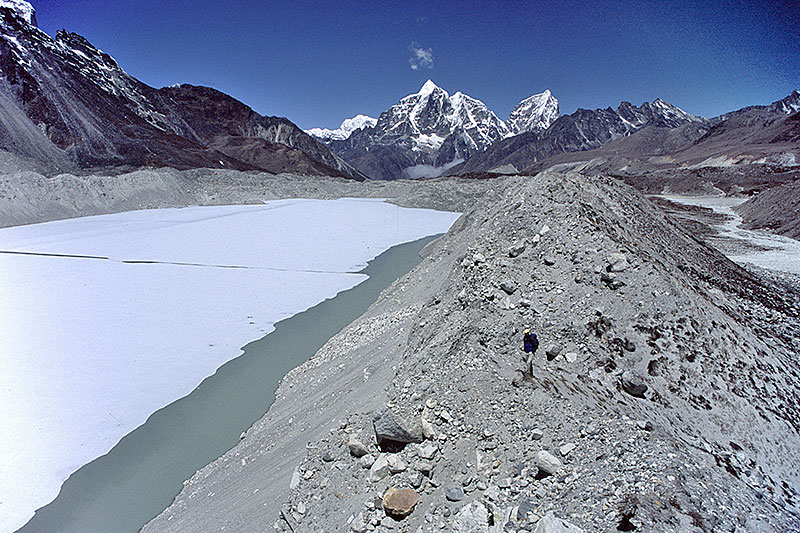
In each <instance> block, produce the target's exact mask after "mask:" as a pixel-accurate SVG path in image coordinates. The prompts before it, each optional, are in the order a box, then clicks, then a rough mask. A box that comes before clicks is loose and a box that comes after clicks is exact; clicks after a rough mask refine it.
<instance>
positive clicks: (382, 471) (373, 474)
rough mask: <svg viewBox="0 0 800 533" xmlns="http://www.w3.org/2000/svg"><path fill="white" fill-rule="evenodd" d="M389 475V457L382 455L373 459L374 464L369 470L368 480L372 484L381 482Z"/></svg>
mask: <svg viewBox="0 0 800 533" xmlns="http://www.w3.org/2000/svg"><path fill="white" fill-rule="evenodd" d="M390 473H391V467H390V466H389V457H388V455H387V454H385V453H382V454H380V455H379V456H378V458H377V459H375V462H374V463H373V464H372V466H371V467H370V469H369V480H370V481H372V482H373V483H376V482H378V481H381V480H382V479H384V478H386V477H387V476H388V475H389V474H390Z"/></svg>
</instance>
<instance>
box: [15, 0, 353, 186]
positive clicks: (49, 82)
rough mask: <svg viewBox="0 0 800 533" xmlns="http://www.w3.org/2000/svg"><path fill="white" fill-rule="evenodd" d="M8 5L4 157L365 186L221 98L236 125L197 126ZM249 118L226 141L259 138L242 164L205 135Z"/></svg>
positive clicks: (181, 104)
mask: <svg viewBox="0 0 800 533" xmlns="http://www.w3.org/2000/svg"><path fill="white" fill-rule="evenodd" d="M13 4H14V6H15V7H14V8H11V7H8V5H6V6H0V89H2V90H0V108H2V113H0V148H2V149H5V150H8V151H9V152H12V153H15V154H19V155H22V156H25V157H30V158H33V159H38V160H41V161H46V162H47V163H48V164H49V165H50V166H51V168H52V170H53V171H58V170H75V169H79V168H92V167H128V168H130V167H139V166H162V165H169V166H173V167H175V168H192V167H211V168H233V169H241V170H247V169H262V170H267V171H272V172H281V171H284V170H295V171H300V172H303V171H305V172H310V173H314V174H328V175H343V176H347V177H350V178H354V179H364V178H365V176H363V175H362V174H360V173H359V172H358V171H356V170H355V169H353V168H352V167H350V166H349V165H348V164H347V163H345V162H344V161H342V160H341V159H339V158H337V157H336V156H334V155H333V154H332V153H330V150H328V148H327V147H325V146H324V145H322V144H321V143H319V142H318V141H316V140H314V139H313V138H311V137H310V136H308V135H307V134H305V133H303V132H302V130H300V129H299V128H298V127H297V126H295V125H294V124H292V123H291V122H289V121H288V120H286V119H278V118H275V117H262V116H260V115H258V114H256V113H255V112H254V111H253V110H252V109H250V108H249V107H247V106H245V105H244V104H241V103H240V102H237V101H235V100H234V99H233V98H231V97H229V96H227V95H223V94H222V93H219V92H214V93H213V94H214V95H215V96H216V97H217V99H218V100H224V101H225V102H221V103H218V104H217V107H223V108H224V107H227V108H231V109H235V111H237V112H238V113H239V115H238V116H236V117H233V116H230V117H226V118H223V117H215V118H213V119H211V122H215V121H216V122H217V123H216V124H214V125H211V124H210V123H209V124H207V125H206V126H202V125H200V122H202V120H203V119H201V117H200V115H202V114H203V113H199V114H198V113H196V112H195V113H193V112H192V111H191V110H190V106H188V105H187V104H186V102H185V99H181V98H180V96H181V95H180V91H178V90H175V89H173V88H165V89H154V88H152V87H149V86H148V85H146V84H144V83H141V82H140V81H138V80H136V79H135V78H133V77H131V76H130V75H128V74H127V73H126V72H125V71H124V70H123V69H122V68H121V67H120V66H119V65H118V64H117V63H116V61H114V59H113V58H112V57H111V56H109V55H108V54H106V53H104V52H103V51H102V50H99V49H97V48H96V47H94V46H92V45H91V44H90V43H89V42H88V41H87V40H86V39H85V38H83V37H81V36H80V35H77V34H74V33H70V32H67V31H64V30H61V31H59V32H58V33H57V34H56V37H55V38H51V37H50V36H48V35H47V34H45V33H44V32H42V31H41V30H39V29H38V28H37V27H36V26H35V24H34V23H32V22H35V17H34V15H33V14H32V13H33V9H32V8H30V16H28V13H29V11H26V9H23V8H25V7H26V6H27V7H30V4H28V3H27V2H22V1H21V0H16V1H15V2H13ZM20 6H21V7H20ZM29 20H30V21H29ZM31 21H32V22H31ZM209 91H213V90H209ZM205 115H206V117H205V119H206V120H209V117H208V116H207V113H206V114H205ZM245 115H246V118H247V120H249V121H250V122H249V124H239V125H237V126H236V128H234V130H237V131H230V130H231V128H227V131H224V133H226V134H228V135H230V136H236V137H246V136H247V135H255V137H253V139H258V140H257V141H251V142H250V143H249V144H250V146H249V151H248V152H247V153H248V154H249V155H248V156H246V157H245V156H244V155H243V154H244V152H243V151H242V150H240V149H237V147H238V145H240V144H241V142H240V141H241V139H237V141H239V142H236V143H225V142H223V140H222V139H221V137H220V135H217V134H215V135H213V136H209V135H208V134H210V133H211V132H212V131H214V130H219V131H223V130H225V128H220V127H219V123H218V122H219V121H220V120H222V121H227V123H228V124H229V125H231V124H233V122H236V121H237V120H239V119H241V118H242V117H245ZM190 123H191V124H192V126H190ZM256 123H257V124H258V125H259V126H258V127H254V126H253V124H256ZM278 124H279V125H280V126H279V127H278V126H277V125H278ZM200 131H202V132H203V133H206V135H202V134H198V132H200ZM211 144H213V145H214V147H211V146H210V145H211ZM275 145H282V146H275ZM231 153H232V154H234V155H228V154H231ZM238 157H243V158H244V159H245V160H241V159H239V158H238Z"/></svg>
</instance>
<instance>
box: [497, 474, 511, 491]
mask: <svg viewBox="0 0 800 533" xmlns="http://www.w3.org/2000/svg"><path fill="white" fill-rule="evenodd" d="M497 486H498V487H500V488H501V489H507V488H509V487H510V486H511V478H508V477H504V478H503V479H499V480H497Z"/></svg>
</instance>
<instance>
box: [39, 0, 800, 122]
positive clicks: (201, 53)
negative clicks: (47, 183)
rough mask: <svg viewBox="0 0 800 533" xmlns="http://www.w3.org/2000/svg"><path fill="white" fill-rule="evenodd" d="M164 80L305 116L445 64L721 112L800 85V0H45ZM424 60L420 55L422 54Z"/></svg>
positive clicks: (54, 11)
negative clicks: (655, 0)
mask: <svg viewBox="0 0 800 533" xmlns="http://www.w3.org/2000/svg"><path fill="white" fill-rule="evenodd" d="M32 3H33V5H34V7H35V8H36V10H37V18H38V22H39V26H40V27H41V28H42V29H43V30H44V31H46V32H47V33H48V34H50V35H55V32H56V30H58V29H61V28H64V29H67V30H69V31H74V32H77V33H80V34H81V35H83V36H84V37H86V38H87V39H89V41H91V42H92V43H93V44H94V45H95V46H97V47H99V48H102V49H103V50H104V51H105V52H108V53H109V54H111V55H112V56H114V58H115V59H116V60H117V61H118V62H119V63H120V65H121V66H122V67H123V68H124V69H125V70H126V71H127V72H128V73H130V74H131V75H133V76H135V77H137V78H139V79H140V80H142V81H144V82H145V83H147V84H149V85H152V86H155V87H161V86H164V85H171V84H173V83H193V84H198V85H208V86H211V87H214V88H217V89H219V90H221V91H223V92H226V93H228V94H230V95H232V96H234V97H236V98H238V99H239V100H241V101H243V102H245V103H246V104H248V105H250V106H251V107H253V108H254V109H255V110H256V111H258V112H259V113H262V114H267V115H278V116H285V117H287V118H289V119H290V120H292V121H294V122H295V123H297V124H298V125H299V126H301V127H303V128H310V127H315V126H321V127H336V126H338V124H339V123H340V122H341V121H342V120H343V119H345V118H348V117H351V116H353V115H355V114H358V113H364V114H369V115H372V116H378V114H379V113H380V112H381V111H383V110H385V109H386V108H387V107H389V106H390V105H392V104H393V103H395V102H396V101H397V100H399V99H400V98H401V97H403V96H405V95H406V94H410V93H413V92H416V91H417V90H418V89H419V87H420V86H421V85H422V84H423V83H424V82H425V80H426V79H428V78H431V79H433V81H435V82H436V83H437V84H438V85H440V86H441V87H443V88H444V89H446V90H447V91H449V92H450V93H451V94H452V93H454V92H456V91H458V90H460V91H462V92H465V93H466V94H469V95H470V96H473V97H475V98H478V99H480V100H483V101H484V102H485V103H486V104H487V105H488V106H489V107H490V108H491V109H492V110H493V111H495V112H496V113H497V114H498V116H499V117H500V118H502V119H505V118H507V117H508V114H509V113H510V112H511V109H512V108H513V107H514V106H515V105H516V104H517V103H518V102H519V101H520V100H522V99H523V98H526V97H528V96H530V95H531V94H534V93H538V92H541V91H543V90H544V89H550V90H551V91H552V92H553V94H554V95H555V96H556V98H558V100H559V102H560V104H561V111H562V113H571V112H573V111H575V109H577V108H578V107H583V108H596V107H607V106H612V107H616V106H617V105H618V104H619V102H620V101H622V100H627V101H630V102H633V103H634V104H640V103H641V102H643V101H646V100H648V101H649V100H653V99H655V98H658V97H660V98H662V99H664V100H666V101H669V102H672V103H673V104H675V105H677V106H678V107H681V108H683V109H684V110H686V111H688V112H690V113H695V114H698V115H703V116H707V117H710V116H715V115H718V114H721V113H724V112H727V111H731V110H734V109H738V108H740V107H744V106H746V105H753V104H765V103H770V102H772V101H775V100H778V99H780V98H783V97H784V96H786V95H787V94H789V93H790V92H791V91H792V90H793V89H795V88H800V29H799V28H800V1H798V0H787V1H776V2H758V1H744V0H743V1H726V2H722V1H720V2H714V1H692V2H690V1H683V2H680V1H670V0H664V1H661V2H649V1H624V0H620V1H603V0H596V1H592V2H584V1H564V2H559V1H545V0H533V1H528V2H515V1H492V0H484V1H480V2H470V1H461V2H455V1H454V2H436V1H433V0H428V1H421V2H416V1H409V2H402V3H400V2H385V1H380V0H373V1H369V2H368V1H362V2H346V1H329V2H312V1H305V0H290V1H288V2H287V1H285V0H282V1H280V2H276V1H266V0H242V1H237V2H232V1H229V0H222V1H219V0H218V1H215V2H211V1H206V0H135V1H132V0H126V1H115V0H102V1H101V0H38V1H37V0H32ZM414 67H416V68H414Z"/></svg>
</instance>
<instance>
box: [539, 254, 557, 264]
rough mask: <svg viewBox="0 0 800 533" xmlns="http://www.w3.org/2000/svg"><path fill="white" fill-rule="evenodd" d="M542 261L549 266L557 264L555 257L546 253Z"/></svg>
mask: <svg viewBox="0 0 800 533" xmlns="http://www.w3.org/2000/svg"><path fill="white" fill-rule="evenodd" d="M542 263H544V264H545V265H547V266H553V265H555V264H556V260H555V258H553V256H551V255H546V256H544V257H543V258H542Z"/></svg>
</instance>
